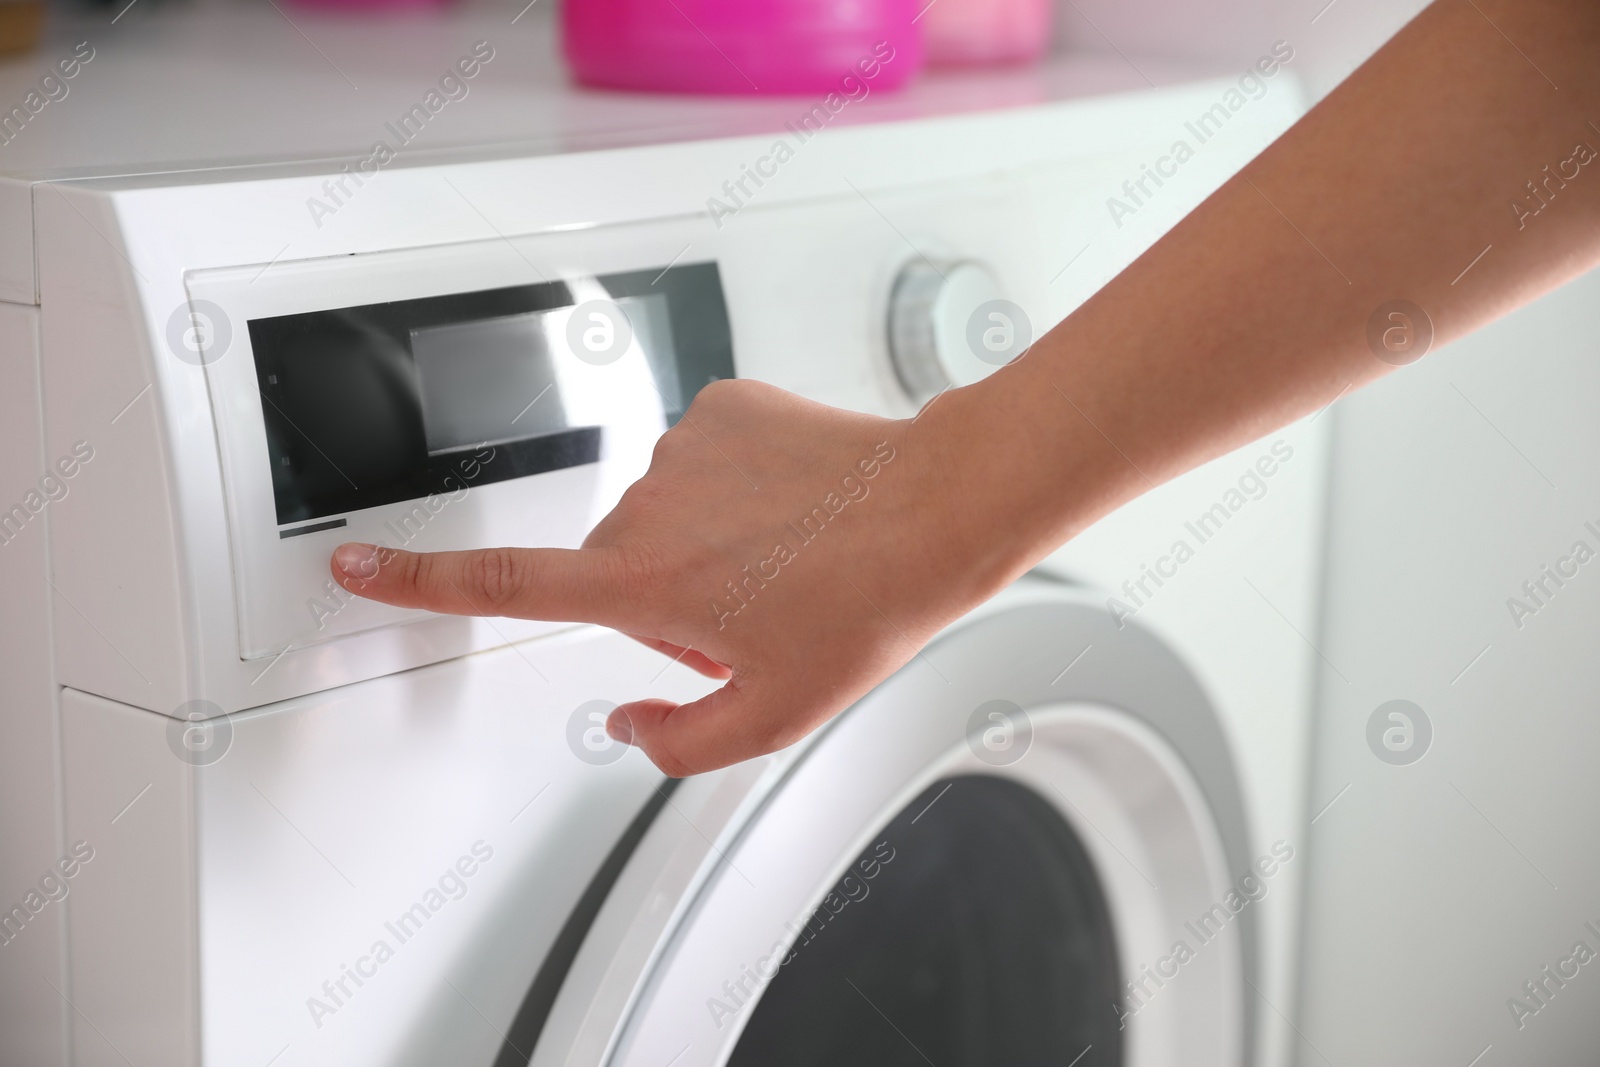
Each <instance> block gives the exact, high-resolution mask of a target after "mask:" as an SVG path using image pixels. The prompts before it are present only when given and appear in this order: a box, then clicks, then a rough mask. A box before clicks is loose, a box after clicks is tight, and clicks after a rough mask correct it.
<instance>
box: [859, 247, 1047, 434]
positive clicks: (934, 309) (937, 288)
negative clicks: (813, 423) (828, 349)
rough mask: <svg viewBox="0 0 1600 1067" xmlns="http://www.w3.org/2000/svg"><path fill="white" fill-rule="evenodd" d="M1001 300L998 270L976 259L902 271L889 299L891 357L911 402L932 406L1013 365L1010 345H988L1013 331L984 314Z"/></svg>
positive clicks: (915, 264) (920, 263)
mask: <svg viewBox="0 0 1600 1067" xmlns="http://www.w3.org/2000/svg"><path fill="white" fill-rule="evenodd" d="M1000 297H1001V291H1000V283H999V281H998V280H997V279H996V278H995V276H994V274H993V272H991V271H990V270H989V268H988V267H986V266H984V265H983V264H981V263H977V262H974V261H971V260H958V261H939V260H933V261H929V260H925V259H917V260H914V261H912V262H911V263H908V264H907V265H906V266H905V268H904V269H902V270H901V271H900V275H899V277H897V278H896V279H895V283H894V288H893V290H892V292H891V293H890V297H889V353H890V356H891V357H892V358H893V361H894V369H895V373H896V374H897V375H898V376H899V378H900V383H901V385H903V386H904V387H905V390H906V392H907V394H909V395H910V397H911V399H913V400H915V401H916V402H917V403H918V404H922V403H926V402H927V401H928V400H929V399H931V398H932V397H934V396H937V395H938V394H939V393H941V392H943V391H944V390H946V389H949V388H951V387H953V386H962V385H971V384H973V383H974V382H977V381H980V380H982V379H983V378H985V377H987V376H988V375H990V374H992V373H994V372H995V371H996V370H998V369H999V368H1000V367H1001V366H1003V365H1004V364H1005V363H1006V362H1008V361H1009V359H1010V356H1009V355H1005V354H1004V353H1005V352H1006V350H1007V349H1008V348H1009V347H1011V346H1010V342H1009V341H1007V340H1006V339H1005V338H1000V340H999V342H997V344H988V343H987V341H988V339H989V338H988V335H989V334H991V333H993V332H994V331H995V330H1000V331H1005V330H1007V329H1008V328H1009V323H1008V322H1006V321H999V322H997V323H995V324H991V323H989V322H987V321H986V320H983V314H982V313H983V310H984V308H985V307H986V306H987V305H997V304H999V303H1001V300H1000ZM1001 319H1002V320H1003V319H1005V316H1003V315H1002V316H1001ZM1025 345H1026V342H1024V346H1025ZM996 353H1000V355H999V357H998V358H997V355H996Z"/></svg>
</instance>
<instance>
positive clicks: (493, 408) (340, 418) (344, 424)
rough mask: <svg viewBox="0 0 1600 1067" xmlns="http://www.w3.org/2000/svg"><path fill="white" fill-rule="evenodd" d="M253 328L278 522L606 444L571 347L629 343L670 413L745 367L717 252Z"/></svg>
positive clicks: (522, 470) (403, 496) (430, 490)
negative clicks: (695, 259) (736, 364)
mask: <svg viewBox="0 0 1600 1067" xmlns="http://www.w3.org/2000/svg"><path fill="white" fill-rule="evenodd" d="M250 343H251V347H252V348H253V349H254V352H255V364H256V377H257V384H258V385H259V387H260V390H261V411H262V416H263V418H264V420H265V423H266V431H267V453H268V456H269V457H270V459H271V463H272V489H273V496H274V500H275V502H276V506H277V519H278V524H279V526H285V525H291V524H294V523H301V522H307V521H309V520H313V519H319V518H324V517H326V516H329V515H338V514H342V513H345V512H350V511H357V510H360V509H362V508H370V507H378V506H380V505H383V504H392V503H396V502H398V501H403V500H414V499H418V498H422V497H427V496H430V495H433V494H436V493H444V492H448V491H450V490H451V489H452V487H453V486H454V485H458V484H459V479H460V478H461V477H462V472H463V471H465V470H470V471H471V472H472V477H471V481H472V484H485V483H489V482H498V481H504V480H506V479H508V478H519V477H522V476H524V475H529V474H541V473H544V472H546V471H552V470H559V469H561V468H564V467H574V466H578V465H580V464H584V463H593V462H596V461H597V460H598V459H599V458H600V456H601V452H602V449H603V447H604V443H605V440H604V437H605V423H606V419H605V417H604V415H605V412H604V411H603V410H600V408H603V406H604V399H603V396H601V397H600V398H598V400H597V397H596V396H595V394H594V389H593V387H592V385H591V386H590V387H589V388H588V390H587V393H586V394H585V395H584V396H582V397H579V396H577V395H576V392H575V390H574V387H573V385H572V382H573V380H574V379H575V378H577V377H579V376H578V375H575V374H574V373H573V370H574V368H575V367H576V366H577V364H575V363H574V362H573V361H577V360H581V361H582V362H583V363H586V364H589V365H590V366H591V367H593V366H600V365H606V364H612V363H613V362H614V361H621V360H624V357H626V361H625V362H617V363H616V367H617V369H616V373H617V374H633V375H636V376H637V375H641V374H644V373H648V375H649V376H650V378H651V384H652V385H653V390H652V393H653V394H654V395H655V396H656V397H657V398H659V401H660V411H661V414H662V415H663V417H664V419H665V424H666V425H669V426H670V425H672V424H674V423H675V422H677V420H678V418H679V417H680V416H681V415H682V413H683V410H684V409H685V408H686V407H687V406H688V405H689V402H690V401H691V400H693V399H694V395H695V393H697V392H698V391H699V390H700V387H701V386H703V385H705V384H707V383H708V382H712V381H715V380H717V379H719V378H731V377H733V373H734V370H733V342H732V338H731V335H730V333H729V328H728V314H727V306H726V304H725V303H724V300H723V295H722V282H721V277H720V275H719V274H718V271H717V265H716V264H715V263H697V264H687V265H677V266H673V267H672V268H671V269H669V270H665V271H663V270H661V269H655V270H644V271H633V272H629V273H626V274H611V275H604V276H601V277H596V278H586V279H581V280H571V281H558V282H548V283H541V284H538V285H520V286H512V287H508V288H504V289H490V290H484V291H480V292H473V293H459V294H452V295H449V296H437V297H426V298H423V299H418V300H399V301H394V302H392V303H386V304H368V305H365V306H362V307H352V308H341V309H338V310H334V311H316V312H307V313H304V314H299V315H283V316H278V317H275V318H265V319H252V320H251V321H250ZM630 368H631V369H630ZM591 381H592V374H591ZM597 404H598V405H599V407H597ZM485 457H487V458H485Z"/></svg>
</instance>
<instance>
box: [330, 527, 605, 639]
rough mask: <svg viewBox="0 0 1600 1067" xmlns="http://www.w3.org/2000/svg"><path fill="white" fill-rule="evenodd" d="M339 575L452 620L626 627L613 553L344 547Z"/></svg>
mask: <svg viewBox="0 0 1600 1067" xmlns="http://www.w3.org/2000/svg"><path fill="white" fill-rule="evenodd" d="M331 568H332V571H333V576H334V579H335V580H336V581H338V583H339V584H340V585H341V586H343V587H344V588H345V589H348V590H349V591H350V592H352V593H355V594H356V595H357V596H363V597H366V598H367V599H369V600H376V601H379V602H381V603H384V604H393V605H395V606H396V607H402V608H424V609H426V610H428V611H437V612H440V613H442V614H446V615H498V616H505V617H508V618H518V619H542V620H546V621H549V622H594V623H599V624H601V625H603V626H610V625H614V624H615V623H617V622H620V621H621V620H619V619H618V618H617V607H618V604H619V603H620V601H621V599H622V598H621V597H620V596H619V595H618V588H619V585H618V581H617V574H618V570H617V565H616V561H615V558H614V557H613V555H612V554H611V552H610V551H609V550H607V549H597V548H578V549H567V548H487V549H479V550H476V551H472V552H406V551H403V550H400V549H394V548H383V547H380V546H378V545H366V544H356V543H351V544H344V545H340V546H339V547H338V549H337V550H335V552H334V554H333V560H332V564H331Z"/></svg>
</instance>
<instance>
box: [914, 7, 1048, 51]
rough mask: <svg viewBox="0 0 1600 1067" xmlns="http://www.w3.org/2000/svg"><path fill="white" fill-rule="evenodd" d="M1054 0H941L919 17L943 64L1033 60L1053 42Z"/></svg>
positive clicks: (933, 49) (930, 44)
mask: <svg viewBox="0 0 1600 1067" xmlns="http://www.w3.org/2000/svg"><path fill="white" fill-rule="evenodd" d="M1054 12H1055V0H936V2H935V3H934V4H932V5H931V6H929V8H928V10H927V11H926V12H924V13H923V16H922V18H921V19H919V20H918V21H919V22H920V23H921V25H922V27H923V32H924V33H926V34H927V38H928V62H929V63H930V64H931V65H933V66H940V67H963V66H976V65H981V64H989V63H1028V62H1032V61H1033V60H1035V59H1038V58H1039V57H1040V56H1041V55H1043V54H1044V51H1045V49H1046V48H1047V47H1048V46H1049V44H1050V30H1051V28H1052V23H1053V15H1054Z"/></svg>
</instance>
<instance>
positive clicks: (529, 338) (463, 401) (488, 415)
mask: <svg viewBox="0 0 1600 1067" xmlns="http://www.w3.org/2000/svg"><path fill="white" fill-rule="evenodd" d="M611 303H612V304H613V305H615V307H616V308H617V309H619V310H620V311H621V312H622V318H620V319H617V320H616V322H615V323H613V322H611V321H610V320H609V319H608V318H607V317H606V316H605V315H603V314H602V315H601V317H600V318H598V319H595V320H593V321H592V322H587V323H586V322H583V321H581V320H580V321H579V322H578V324H577V325H576V326H574V325H573V321H572V319H573V313H574V311H575V310H576V309H574V308H560V309H557V310H553V311H536V312H530V313H528V314H526V315H508V316H505V317H503V318H495V319H477V320H473V321H468V322H459V323H452V324H450V325H448V326H432V327H428V328H425V329H418V330H412V331H411V353H412V355H413V357H414V358H415V359H416V364H417V375H418V379H419V383H420V386H421V393H422V429H423V435H424V437H425V438H426V440H427V445H428V454H429V455H430V456H440V455H444V454H446V453H450V452H459V451H463V450H467V449H475V448H478V447H481V446H482V445H485V444H490V445H496V444H502V443H505V442H508V441H516V440H521V439H523V438H528V437H541V436H544V435H545V434H553V433H558V432H560V431H562V430H566V429H569V428H570V427H571V426H572V419H571V417H570V415H571V412H570V411H569V409H570V408H571V407H574V406H576V405H574V404H570V403H569V399H570V398H572V394H574V393H575V392H577V391H578V390H580V389H582V388H583V383H582V380H581V379H582V377H584V376H585V375H583V374H581V373H580V372H582V371H584V370H585V365H584V361H582V360H581V357H580V359H579V361H578V362H574V361H573V360H572V359H571V358H568V359H563V358H561V357H562V356H568V357H571V356H574V355H577V353H573V352H572V351H571V348H572V343H571V341H572V339H575V340H576V341H577V343H578V346H579V350H580V352H582V353H584V354H588V349H587V348H584V347H583V345H584V336H583V335H584V333H585V332H586V331H587V332H589V333H590V337H589V340H590V341H591V342H592V343H593V344H594V345H595V346H596V347H597V348H598V349H599V353H598V356H596V357H592V358H606V357H609V356H613V355H614V356H615V358H614V359H611V360H609V361H608V362H616V361H618V360H625V359H628V358H629V357H630V356H631V357H633V358H635V359H636V360H643V361H644V362H645V363H647V364H657V365H659V367H660V370H659V371H656V372H655V373H654V374H653V377H655V378H657V379H660V378H661V377H663V374H664V375H665V376H667V377H669V378H671V379H672V380H671V381H668V382H665V383H663V382H659V381H658V382H657V386H658V388H661V390H662V392H663V394H668V393H676V392H677V391H678V387H677V382H676V377H677V375H676V365H677V357H676V353H675V352H674V351H673V344H672V331H671V327H670V320H669V311H668V305H667V298H666V297H665V296H664V295H663V294H661V293H652V294H650V295H649V296H642V297H623V298H621V299H618V300H615V301H611ZM595 314H598V313H595ZM619 328H620V329H621V330H624V331H626V332H628V333H630V334H631V336H629V337H618V336H617V331H618V329H619ZM613 348H616V349H619V351H616V352H615V353H613V352H612V351H611V349H613ZM647 352H648V353H651V354H652V355H653V356H654V358H653V359H652V358H647V357H646V356H645V353H647ZM596 365H599V364H589V366H596ZM563 370H565V371H566V373H565V374H564V373H563ZM563 378H565V381H563ZM662 399H663V400H665V397H663V398H662Z"/></svg>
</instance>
